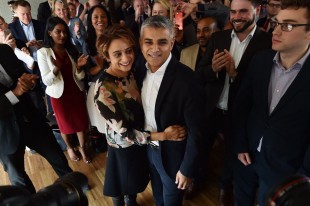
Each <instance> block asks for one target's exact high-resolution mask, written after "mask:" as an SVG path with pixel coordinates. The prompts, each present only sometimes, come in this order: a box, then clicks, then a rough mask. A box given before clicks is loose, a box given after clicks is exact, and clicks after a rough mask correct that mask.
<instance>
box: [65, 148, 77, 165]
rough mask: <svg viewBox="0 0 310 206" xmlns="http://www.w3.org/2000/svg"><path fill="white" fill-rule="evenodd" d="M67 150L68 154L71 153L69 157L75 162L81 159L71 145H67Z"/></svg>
mask: <svg viewBox="0 0 310 206" xmlns="http://www.w3.org/2000/svg"><path fill="white" fill-rule="evenodd" d="M67 152H68V155H69V158H70V159H71V160H72V161H74V162H77V161H79V160H80V158H79V157H78V156H77V155H76V153H75V151H74V149H73V148H71V147H67Z"/></svg>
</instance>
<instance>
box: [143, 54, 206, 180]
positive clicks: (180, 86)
mask: <svg viewBox="0 0 310 206" xmlns="http://www.w3.org/2000/svg"><path fill="white" fill-rule="evenodd" d="M145 75H146V68H145V67H144V68H143V71H142V73H141V76H140V77H142V78H138V82H139V84H140V86H141V83H142V81H143V78H144V77H145ZM203 113H204V96H203V88H202V87H200V86H199V85H198V84H196V82H195V80H194V72H193V71H192V70H191V69H190V68H189V67H187V66H185V65H184V64H182V63H180V62H179V61H177V59H176V58H175V57H172V59H171V60H170V62H169V64H168V66H167V69H166V71H165V74H164V77H163V80H162V82H161V85H160V88H159V91H158V96H157V99H156V104H155V120H156V124H157V130H158V132H162V131H164V130H165V129H166V128H167V127H169V126H171V125H175V124H177V125H184V126H185V127H186V129H187V133H188V135H187V138H186V139H185V140H183V141H179V142H177V141H162V142H160V149H161V157H162V161H163V165H164V167H165V169H166V172H167V174H168V175H169V176H170V177H171V178H173V179H174V178H175V176H176V174H177V172H178V171H179V170H180V171H181V173H182V174H183V175H185V176H187V177H192V176H193V171H194V169H195V163H196V162H195V161H196V158H197V155H198V146H199V144H200V143H201V140H202V138H206V136H205V135H204V134H203V133H204V131H205V130H204V129H205V128H204V127H203V126H204V123H205V121H204V118H205V115H203Z"/></svg>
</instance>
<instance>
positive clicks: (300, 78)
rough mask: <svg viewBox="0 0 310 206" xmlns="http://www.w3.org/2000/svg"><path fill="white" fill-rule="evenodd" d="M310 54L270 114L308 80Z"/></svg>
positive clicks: (309, 77)
mask: <svg viewBox="0 0 310 206" xmlns="http://www.w3.org/2000/svg"><path fill="white" fill-rule="evenodd" d="M309 68H310V56H309V57H308V58H307V60H306V62H305V64H304V65H303V67H302V68H301V70H300V72H299V73H298V75H297V76H296V78H295V79H294V81H293V82H292V84H291V85H290V86H289V88H288V89H287V90H286V92H285V94H284V95H283V96H282V98H281V99H280V101H279V103H278V104H277V106H276V108H275V109H274V111H273V112H272V114H274V113H276V112H277V111H278V110H279V109H280V108H281V107H282V106H284V105H285V104H286V103H287V102H288V101H289V100H290V99H291V98H293V97H294V96H295V95H296V94H297V93H298V91H299V90H301V89H302V88H303V87H304V86H305V85H307V84H309V82H310V70H309Z"/></svg>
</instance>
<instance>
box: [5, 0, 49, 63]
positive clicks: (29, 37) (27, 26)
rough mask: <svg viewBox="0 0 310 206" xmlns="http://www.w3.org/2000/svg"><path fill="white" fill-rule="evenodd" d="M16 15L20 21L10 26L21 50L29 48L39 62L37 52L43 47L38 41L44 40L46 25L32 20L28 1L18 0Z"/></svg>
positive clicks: (15, 5)
mask: <svg viewBox="0 0 310 206" xmlns="http://www.w3.org/2000/svg"><path fill="white" fill-rule="evenodd" d="M14 8H15V13H16V15H17V17H18V19H19V20H18V21H15V22H13V23H10V24H9V29H10V30H11V32H12V34H13V36H14V38H15V40H16V45H17V47H18V48H19V49H21V48H23V47H24V46H25V45H26V46H27V47H28V49H29V51H30V53H31V55H32V56H33V58H34V59H35V61H37V54H36V52H37V50H38V49H40V48H41V47H42V43H40V42H38V40H41V41H42V40H43V39H44V31H45V23H43V22H41V21H37V20H34V19H32V17H31V6H30V4H29V2H28V1H24V0H18V1H16V2H15V4H14Z"/></svg>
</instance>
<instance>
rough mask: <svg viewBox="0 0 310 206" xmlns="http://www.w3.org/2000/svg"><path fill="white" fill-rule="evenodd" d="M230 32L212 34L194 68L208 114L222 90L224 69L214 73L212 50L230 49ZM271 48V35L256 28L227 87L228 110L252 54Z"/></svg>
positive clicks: (224, 75)
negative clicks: (201, 86) (203, 53)
mask: <svg viewBox="0 0 310 206" xmlns="http://www.w3.org/2000/svg"><path fill="white" fill-rule="evenodd" d="M231 32H232V30H231V29H230V30H225V31H219V32H215V33H213V34H212V36H211V38H210V40H209V41H208V44H207V51H206V56H205V58H203V59H202V60H201V62H200V63H199V65H198V66H197V69H196V75H197V78H198V79H199V80H200V81H201V82H202V84H203V85H204V88H205V92H206V98H207V100H208V101H207V102H206V110H207V111H206V112H207V115H208V116H209V115H210V114H211V113H212V111H213V109H214V108H215V107H216V104H217V103H218V101H219V98H220V95H221V93H222V91H223V88H224V84H225V78H226V71H225V69H223V70H222V71H220V72H218V73H216V72H213V70H212V58H213V54H214V51H215V50H216V49H218V50H219V51H224V49H226V50H228V51H229V49H230V45H231V40H232V39H231ZM269 48H271V35H270V34H268V33H266V32H263V31H261V30H260V29H259V28H256V31H255V32H254V35H253V37H252V39H251V40H250V42H249V44H248V46H247V48H246V50H245V51H244V53H243V55H242V58H241V60H240V62H239V65H238V67H237V68H236V69H237V71H238V75H237V76H236V78H235V79H234V81H232V82H231V83H230V87H229V96H228V110H229V111H230V110H231V106H232V103H233V101H234V98H235V96H236V93H237V91H238V89H239V86H240V83H241V81H242V79H243V76H244V74H245V72H246V70H247V67H248V65H249V62H250V60H251V58H252V57H253V55H254V54H255V53H256V52H258V51H260V50H264V49H269Z"/></svg>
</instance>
